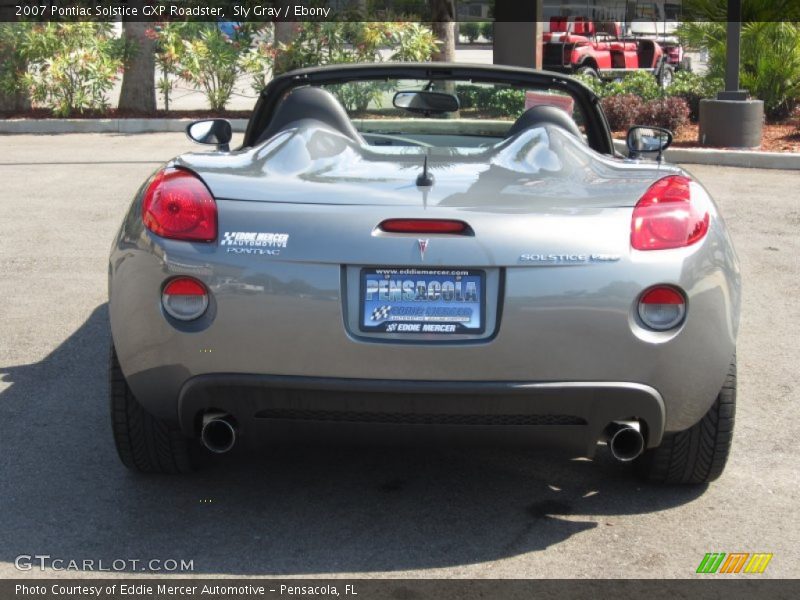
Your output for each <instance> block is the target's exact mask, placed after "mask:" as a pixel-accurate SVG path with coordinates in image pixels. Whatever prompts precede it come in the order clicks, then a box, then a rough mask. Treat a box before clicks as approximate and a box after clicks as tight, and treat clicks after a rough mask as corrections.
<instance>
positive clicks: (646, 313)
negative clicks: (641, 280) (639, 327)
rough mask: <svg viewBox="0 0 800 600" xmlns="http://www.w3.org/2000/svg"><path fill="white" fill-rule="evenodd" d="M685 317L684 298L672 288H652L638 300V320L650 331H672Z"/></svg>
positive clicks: (665, 286)
mask: <svg viewBox="0 0 800 600" xmlns="http://www.w3.org/2000/svg"><path fill="white" fill-rule="evenodd" d="M685 316H686V298H684V296H683V294H682V293H681V292H679V291H678V290H677V289H675V288H673V287H670V286H667V285H659V286H656V287H652V288H650V289H649V290H647V291H646V292H645V293H644V294H642V295H641V297H640V298H639V318H640V319H641V320H642V323H644V324H645V325H646V326H647V327H649V328H650V329H655V330H656V331H665V330H667V329H674V328H675V327H677V326H678V325H680V324H681V323H682V322H683V318H684V317H685Z"/></svg>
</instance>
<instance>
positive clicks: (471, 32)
mask: <svg viewBox="0 0 800 600" xmlns="http://www.w3.org/2000/svg"><path fill="white" fill-rule="evenodd" d="M458 32H459V33H460V34H461V35H463V36H464V37H465V38H467V39H468V40H469V43H470V44H472V43H474V42H475V40H477V39H478V38H479V37H480V35H481V24H480V23H478V22H477V21H467V22H465V23H459V25H458Z"/></svg>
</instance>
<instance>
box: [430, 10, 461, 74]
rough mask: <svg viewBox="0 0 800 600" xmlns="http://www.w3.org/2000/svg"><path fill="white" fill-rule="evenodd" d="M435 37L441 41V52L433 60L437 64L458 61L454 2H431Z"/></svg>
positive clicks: (435, 54) (436, 53)
mask: <svg viewBox="0 0 800 600" xmlns="http://www.w3.org/2000/svg"><path fill="white" fill-rule="evenodd" d="M429 1H430V7H431V19H432V23H431V26H432V29H433V35H435V36H436V39H437V40H439V51H438V52H435V53H434V55H433V57H432V59H433V60H434V61H436V62H453V61H455V59H456V28H455V25H456V24H455V21H454V19H455V16H456V7H455V2H454V1H453V0H429Z"/></svg>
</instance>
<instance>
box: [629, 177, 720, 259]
mask: <svg viewBox="0 0 800 600" xmlns="http://www.w3.org/2000/svg"><path fill="white" fill-rule="evenodd" d="M690 183H691V180H690V179H688V178H686V177H681V176H680V175H671V176H669V177H664V179H660V180H658V181H656V182H655V183H654V184H653V185H652V186H650V188H649V189H648V190H647V192H645V194H644V196H642V197H641V199H640V200H639V202H638V203H637V204H636V208H634V209H633V220H632V222H631V246H632V247H633V248H634V249H636V250H667V249H669V248H683V247H684V246H690V245H692V244H694V243H695V242H698V241H700V240H701V239H702V238H703V236H704V235H705V234H706V232H707V231H708V221H709V214H708V210H707V209H706V208H705V207H700V206H698V205H697V203H692V194H691V187H690Z"/></svg>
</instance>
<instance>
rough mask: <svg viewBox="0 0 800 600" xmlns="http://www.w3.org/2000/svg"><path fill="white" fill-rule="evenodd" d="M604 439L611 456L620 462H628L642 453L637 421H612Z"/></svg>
mask: <svg viewBox="0 0 800 600" xmlns="http://www.w3.org/2000/svg"><path fill="white" fill-rule="evenodd" d="M605 437H606V440H607V444H608V449H609V451H610V452H611V456H613V457H614V458H615V459H616V460H618V461H620V462H630V461H632V460H634V459H635V458H637V457H638V456H639V455H640V454H641V453H642V452H644V436H643V435H642V432H641V426H640V425H639V422H638V421H614V422H613V423H611V424H610V425H609V426H608V427H607V428H606V433H605Z"/></svg>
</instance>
